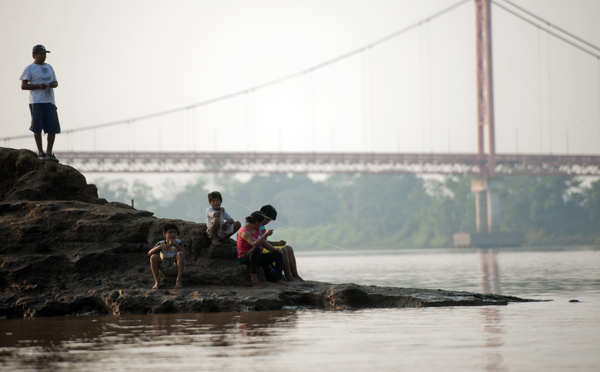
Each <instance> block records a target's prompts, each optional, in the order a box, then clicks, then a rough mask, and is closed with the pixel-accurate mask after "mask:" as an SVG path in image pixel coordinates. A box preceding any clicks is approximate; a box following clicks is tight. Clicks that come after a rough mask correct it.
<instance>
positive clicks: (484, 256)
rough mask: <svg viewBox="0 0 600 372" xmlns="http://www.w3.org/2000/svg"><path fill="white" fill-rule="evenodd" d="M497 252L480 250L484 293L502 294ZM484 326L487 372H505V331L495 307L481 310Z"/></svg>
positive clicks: (480, 286)
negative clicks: (502, 351) (503, 356)
mask: <svg viewBox="0 0 600 372" xmlns="http://www.w3.org/2000/svg"><path fill="white" fill-rule="evenodd" d="M496 254H497V253H496V251H495V250H493V249H489V250H488V251H487V252H484V251H482V250H481V249H479V250H478V251H477V256H478V257H479V270H480V278H481V281H480V283H479V288H480V289H481V291H482V292H484V293H496V294H502V288H501V287H500V270H499V268H498V260H497V257H496ZM480 314H481V319H482V324H483V337H484V339H483V350H484V354H485V355H484V360H485V361H486V364H485V370H486V371H490V372H500V371H505V370H506V368H505V366H504V363H503V359H502V354H501V352H500V350H501V348H502V346H503V345H504V342H503V339H502V336H503V333H504V329H503V326H502V313H501V312H500V309H499V308H497V307H494V306H490V307H482V308H481V309H480Z"/></svg>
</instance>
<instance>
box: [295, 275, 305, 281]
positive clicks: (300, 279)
mask: <svg viewBox="0 0 600 372" xmlns="http://www.w3.org/2000/svg"><path fill="white" fill-rule="evenodd" d="M294 279H296V280H297V281H299V282H303V281H304V279H302V278H301V277H299V276H297V277H295V278H294Z"/></svg>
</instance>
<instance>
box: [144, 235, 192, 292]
mask: <svg viewBox="0 0 600 372" xmlns="http://www.w3.org/2000/svg"><path fill="white" fill-rule="evenodd" d="M162 233H163V236H164V237H165V239H164V240H161V241H159V242H158V243H156V244H155V245H154V247H153V248H152V249H151V250H149V251H148V256H150V268H151V269H152V275H153V276H154V287H152V289H158V288H160V287H161V284H160V277H159V275H160V269H161V267H160V266H163V268H164V267H165V266H171V265H170V263H173V261H175V263H176V264H177V281H176V282H175V288H177V289H179V288H182V285H181V278H182V277H183V266H184V265H185V250H184V248H183V243H182V242H181V240H179V239H177V235H178V234H179V230H178V229H177V226H176V225H175V224H173V223H167V224H165V225H164V226H163V229H162Z"/></svg>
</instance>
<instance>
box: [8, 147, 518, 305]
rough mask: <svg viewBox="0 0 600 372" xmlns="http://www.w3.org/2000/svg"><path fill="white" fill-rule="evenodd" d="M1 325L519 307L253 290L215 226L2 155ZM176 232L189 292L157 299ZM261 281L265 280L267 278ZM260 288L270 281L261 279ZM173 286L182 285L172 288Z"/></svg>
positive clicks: (492, 298) (451, 298)
mask: <svg viewBox="0 0 600 372" xmlns="http://www.w3.org/2000/svg"><path fill="white" fill-rule="evenodd" d="M0 172H1V173H2V175H3V177H2V179H0V287H1V288H3V289H2V290H1V292H0V300H1V302H0V317H38V316H55V315H92V314H93V315H97V314H127V313H176V312H213V311H247V310H275V309H281V308H285V307H307V308H320V309H348V308H385V307H427V306H480V305H505V304H507V303H508V302H511V301H512V302H518V301H527V300H523V299H520V298H516V297H508V296H497V295H483V294H476V293H467V292H453V291H445V290H430V289H408V288H391V287H374V286H358V285H355V284H329V283H321V282H311V281H309V282H306V283H292V284H290V285H286V286H282V285H277V284H273V283H264V284H262V285H260V286H256V287H250V286H249V284H250V281H249V275H248V271H247V268H246V267H245V266H240V265H239V264H238V262H237V260H236V259H235V257H236V247H235V242H234V241H233V240H231V241H230V242H229V243H223V244H221V245H220V246H218V247H215V246H212V245H211V243H210V240H209V239H208V238H207V236H206V224H202V223H194V222H189V221H182V220H167V219H159V218H156V217H154V216H153V213H152V212H148V211H141V210H136V209H134V208H132V207H130V206H128V205H125V204H122V203H115V202H108V201H107V200H105V199H102V198H98V195H97V189H96V187H95V186H94V185H90V184H87V182H86V179H85V177H84V176H83V175H82V174H81V173H79V172H78V171H77V170H76V169H74V168H72V167H69V166H66V165H62V164H59V163H54V162H51V161H46V160H39V159H38V158H37V157H36V155H35V154H34V153H33V152H31V151H28V150H14V149H8V148H0ZM166 222H174V223H176V224H177V226H178V228H179V230H180V237H181V239H182V241H183V243H184V244H185V246H186V250H187V252H188V259H187V265H186V268H185V273H184V282H183V285H184V288H183V289H181V290H174V289H159V290H151V289H150V288H151V287H152V285H153V282H154V281H153V279H152V274H151V272H150V267H149V264H148V257H147V252H148V250H149V248H150V247H151V246H153V245H154V243H155V242H156V241H158V240H160V239H161V238H162V234H161V229H162V226H163V225H164V224H165V223H166ZM259 274H262V273H259ZM260 276H261V279H262V280H264V277H263V276H262V275H260ZM165 284H166V285H170V286H172V285H173V284H174V283H171V282H166V283H165Z"/></svg>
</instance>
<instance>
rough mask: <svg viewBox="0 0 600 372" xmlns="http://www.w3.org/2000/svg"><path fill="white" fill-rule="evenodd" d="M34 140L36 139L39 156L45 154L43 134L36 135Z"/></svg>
mask: <svg viewBox="0 0 600 372" xmlns="http://www.w3.org/2000/svg"><path fill="white" fill-rule="evenodd" d="M33 138H34V139H35V145H36V146H37V149H38V154H43V153H44V146H43V145H42V133H34V134H33Z"/></svg>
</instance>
